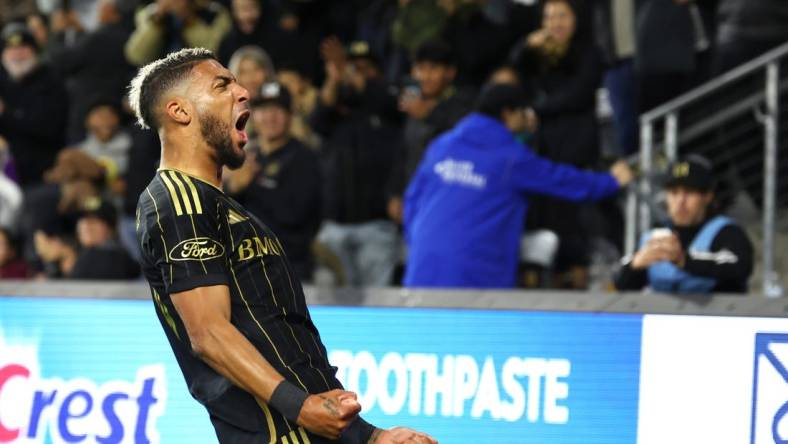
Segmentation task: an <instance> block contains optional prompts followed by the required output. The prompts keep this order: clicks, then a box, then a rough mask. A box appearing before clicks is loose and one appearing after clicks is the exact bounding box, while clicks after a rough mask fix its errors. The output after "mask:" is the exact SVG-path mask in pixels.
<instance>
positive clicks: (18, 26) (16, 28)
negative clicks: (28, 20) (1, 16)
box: [0, 23, 38, 51]
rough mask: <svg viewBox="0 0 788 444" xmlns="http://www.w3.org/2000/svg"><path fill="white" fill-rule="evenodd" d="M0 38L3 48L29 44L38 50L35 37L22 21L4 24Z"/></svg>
mask: <svg viewBox="0 0 788 444" xmlns="http://www.w3.org/2000/svg"><path fill="white" fill-rule="evenodd" d="M0 40H2V47H3V49H5V48H13V47H16V46H30V47H31V48H33V49H34V50H36V51H38V43H37V42H36V39H35V37H33V33H31V32H30V30H29V29H27V26H25V25H24V24H22V23H9V24H7V25H5V27H3V31H2V33H0Z"/></svg>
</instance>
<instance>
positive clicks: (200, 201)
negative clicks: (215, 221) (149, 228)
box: [138, 169, 222, 219]
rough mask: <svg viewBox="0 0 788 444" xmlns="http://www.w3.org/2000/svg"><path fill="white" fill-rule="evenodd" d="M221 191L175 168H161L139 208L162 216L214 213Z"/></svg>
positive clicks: (148, 187)
mask: <svg viewBox="0 0 788 444" xmlns="http://www.w3.org/2000/svg"><path fill="white" fill-rule="evenodd" d="M221 194H222V192H221V190H219V189H218V188H216V187H214V186H213V185H211V184H209V183H207V182H204V181H203V180H201V179H199V178H196V177H194V176H191V175H189V174H186V173H184V172H181V171H177V170H172V169H160V170H158V171H157V172H156V175H155V176H154V177H153V179H152V180H151V181H150V183H149V184H148V186H147V188H145V191H143V192H142V195H140V200H139V203H138V210H139V211H140V212H141V213H143V214H153V213H156V215H157V217H158V218H160V219H161V218H165V217H176V218H177V217H181V216H192V217H195V216H200V215H204V214H211V213H212V211H213V210H215V208H216V199H217V197H218V196H220V195H221Z"/></svg>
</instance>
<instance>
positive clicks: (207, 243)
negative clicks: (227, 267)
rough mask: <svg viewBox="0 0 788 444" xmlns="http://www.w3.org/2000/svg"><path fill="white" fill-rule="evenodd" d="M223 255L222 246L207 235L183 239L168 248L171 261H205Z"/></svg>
mask: <svg viewBox="0 0 788 444" xmlns="http://www.w3.org/2000/svg"><path fill="white" fill-rule="evenodd" d="M223 255H224V247H223V246H222V244H220V243H219V242H216V241H215V240H213V239H211V238H209V237H196V238H193V239H188V240H185V241H183V242H181V243H179V244H178V245H176V246H174V247H173V248H172V250H170V260H173V261H207V260H209V259H216V258H217V257H221V256H223Z"/></svg>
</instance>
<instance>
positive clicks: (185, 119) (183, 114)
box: [164, 97, 192, 125]
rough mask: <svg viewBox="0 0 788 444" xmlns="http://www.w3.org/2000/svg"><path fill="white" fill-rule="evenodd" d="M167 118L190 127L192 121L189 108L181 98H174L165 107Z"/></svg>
mask: <svg viewBox="0 0 788 444" xmlns="http://www.w3.org/2000/svg"><path fill="white" fill-rule="evenodd" d="M164 110H165V112H166V113H167V117H169V118H170V119H172V120H174V121H175V122H177V123H180V124H181V125H188V124H189V123H190V122H191V120H192V114H191V110H190V109H189V106H188V105H187V104H186V103H185V101H183V100H182V99H180V98H177V97H175V98H172V99H170V100H168V101H167V103H166V104H165V106H164Z"/></svg>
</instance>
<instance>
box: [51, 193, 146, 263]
mask: <svg viewBox="0 0 788 444" xmlns="http://www.w3.org/2000/svg"><path fill="white" fill-rule="evenodd" d="M83 206H84V208H83V211H82V213H81V214H80V216H79V219H78V220H77V240H78V241H79V246H80V251H79V254H78V255H77V259H76V262H75V263H74V267H73V268H72V269H71V271H70V272H69V273H67V275H68V277H70V278H72V279H134V278H137V277H139V275H140V266H139V264H138V263H137V262H136V261H135V260H134V259H132V258H131V256H129V254H128V253H127V252H126V250H125V249H124V248H123V246H121V244H120V243H119V242H118V240H117V224H118V217H117V212H116V211H115V208H114V207H113V205H112V204H110V203H109V202H107V201H105V200H101V199H98V198H95V199H87V200H85V201H84V202H83Z"/></svg>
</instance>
